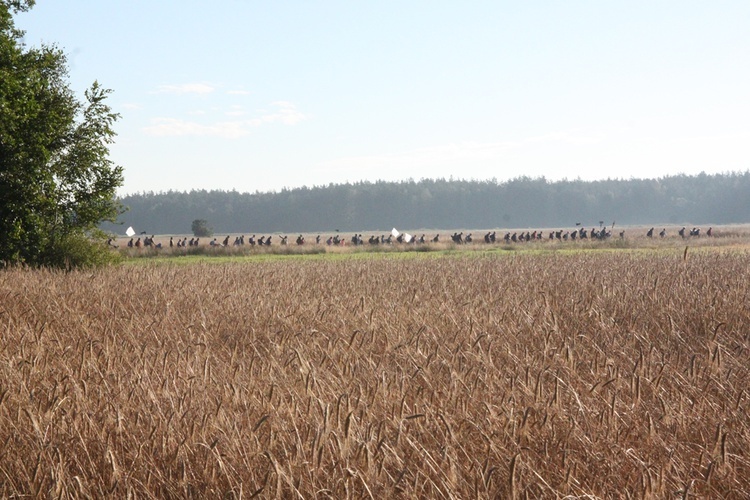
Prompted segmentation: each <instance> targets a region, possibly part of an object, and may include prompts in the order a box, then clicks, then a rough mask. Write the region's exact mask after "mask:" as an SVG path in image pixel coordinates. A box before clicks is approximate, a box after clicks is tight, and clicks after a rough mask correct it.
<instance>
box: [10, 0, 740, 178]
mask: <svg viewBox="0 0 750 500" xmlns="http://www.w3.org/2000/svg"><path fill="white" fill-rule="evenodd" d="M16 23H17V26H18V27H19V28H20V29H24V30H26V31H27V36H26V42H27V44H28V45H31V46H35V45H39V44H40V43H41V42H45V43H56V44H58V45H59V46H60V47H61V48H63V49H64V50H65V51H66V52H67V53H68V54H69V55H70V60H69V62H70V69H71V74H70V79H71V83H72V87H73V88H74V89H75V90H76V91H77V92H80V93H82V92H83V90H84V89H85V88H87V87H88V86H90V84H91V83H92V82H93V81H94V80H99V81H100V83H101V84H102V85H103V86H105V87H108V88H112V89H114V91H115V93H114V95H113V97H112V99H111V102H110V104H111V105H112V106H113V108H114V109H115V110H116V111H118V112H120V113H121V114H122V119H121V121H120V122H119V123H118V124H117V130H118V132H119V137H118V139H117V142H116V144H114V145H113V147H112V149H111V152H112V159H113V160H114V161H115V162H116V163H118V164H120V165H122V166H124V167H125V185H124V187H123V190H122V192H123V193H133V192H139V191H166V190H169V189H175V190H190V189H223V190H231V189H236V190H238V191H242V192H244V191H249V192H253V191H256V190H259V191H267V190H279V189H281V188H282V187H298V186H303V185H307V186H313V185H327V184H328V183H340V182H347V181H350V182H355V181H361V180H370V181H374V180H378V179H383V180H389V181H390V180H401V179H406V178H414V179H420V178H441V177H443V178H450V177H454V178H464V179H469V178H473V179H491V178H497V179H498V180H505V179H511V178H515V177H518V176H520V175H528V176H532V177H537V176H546V177H547V178H548V179H552V180H554V179H561V178H569V179H575V178H581V179H584V180H592V179H603V178H607V177H612V178H631V177H636V178H653V177H658V176H663V175H671V174H677V173H686V174H697V173H698V172H701V171H705V172H707V173H709V174H710V173H716V172H726V171H745V170H747V169H748V168H749V167H750V149H748V148H747V144H748V140H749V139H750V125H748V122H747V116H750V100H749V99H747V89H748V88H750V66H748V65H747V64H746V61H747V60H748V56H750V31H749V30H747V26H748V25H749V24H750V3H748V2H746V1H727V2H685V1H680V2H677V1H664V2H658V3H655V2H645V1H633V2H627V3H609V2H582V1H571V2H564V3H563V2H557V3H552V2H538V3H533V4H530V3H519V2H506V1H503V2H471V3H470V4H467V3H456V2H426V1H422V2H408V3H403V2H393V1H385V2H377V3H371V4H363V3H353V2H343V1H339V2H301V1H294V2H277V3H273V2H251V1H228V0H224V1H221V2H216V3H213V4H206V3H204V2H197V1H194V0H190V1H180V2H177V1H173V0H170V1H166V0H165V1H159V2H144V1H128V2H125V1H123V0H112V1H108V2H101V1H94V0H78V1H76V2H54V1H49V0H41V1H39V2H38V4H37V5H36V6H35V7H34V8H33V9H32V10H31V11H30V12H29V13H25V14H20V15H18V16H17V18H16Z"/></svg>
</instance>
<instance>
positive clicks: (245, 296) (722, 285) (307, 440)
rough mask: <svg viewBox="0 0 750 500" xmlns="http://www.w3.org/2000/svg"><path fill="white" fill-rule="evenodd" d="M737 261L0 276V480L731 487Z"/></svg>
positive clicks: (739, 457)
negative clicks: (0, 335) (0, 339)
mask: <svg viewBox="0 0 750 500" xmlns="http://www.w3.org/2000/svg"><path fill="white" fill-rule="evenodd" d="M749 263H750V257H749V256H748V254H747V253H745V252H724V253H722V252H713V253H700V254H696V255H688V257H687V259H683V254H682V253H681V252H679V253H678V252H675V253H673V254H672V255H661V254H659V255H655V254H650V255H647V254H636V253H605V254H593V253H582V254H578V255H563V254H547V255H481V254H473V255H472V254H466V255H463V256H460V257H454V258H436V259H408V260H404V259H387V258H384V259H362V260H334V261H325V260H314V261H305V260H299V261H294V262H291V263H290V262H262V263H255V264H247V263H245V264H242V263H227V264H220V265H208V264H195V265H189V266H172V265H162V266H125V267H119V268H111V269H105V270H99V271H88V272H85V271H81V272H70V273H62V272H52V271H43V270H24V269H11V270H6V271H3V272H2V273H0V329H1V330H2V332H3V336H2V344H1V345H0V496H3V497H9V496H21V495H41V496H60V495H62V496H71V497H89V496H94V497H101V496H112V495H114V496H119V497H122V496H126V495H128V494H136V495H138V496H143V497H159V498H162V497H184V496H212V497H213V496H227V495H228V496H235V497H240V496H243V497H250V496H252V495H255V494H257V495H259V496H261V497H284V498H291V497H295V496H297V497H305V498H312V497H318V498H325V497H356V498H362V497H365V498H366V497H372V498H384V497H388V496H393V495H396V496H407V497H424V498H449V497H457V498H468V497H491V498H494V497H503V498H513V497H524V496H527V497H531V498H538V497H554V496H558V497H562V496H582V495H596V496H599V497H623V496H632V497H644V498H664V497H668V496H672V495H677V496H678V497H682V498H688V497H692V496H693V495H697V496H710V497H727V498H747V497H748V496H750V462H749V460H750V456H748V455H749V454H750V419H748V417H747V413H748V401H749V397H750V394H748V390H747V387H748V382H747V381H748V378H749V376H750V374H749V373H748V369H749V368H750V351H749V350H748V347H749V345H748V338H749V337H748V336H749V335H750V311H749V310H748V308H747V304H748V303H750V297H749V296H748V283H750V266H748V264H749Z"/></svg>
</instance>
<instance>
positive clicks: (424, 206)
mask: <svg viewBox="0 0 750 500" xmlns="http://www.w3.org/2000/svg"><path fill="white" fill-rule="evenodd" d="M119 201H120V202H121V203H122V205H124V206H125V207H127V211H126V212H125V213H123V214H122V215H121V216H120V217H119V221H118V223H117V224H111V223H108V224H104V225H102V229H105V230H107V231H111V232H114V233H122V232H123V231H124V229H123V228H127V227H128V226H133V227H134V228H135V229H136V230H137V231H139V232H140V231H146V232H148V233H154V234H179V233H189V232H191V226H192V224H193V222H194V221H195V220H202V221H206V222H207V223H208V224H209V225H210V227H211V228H212V229H213V230H214V231H215V232H216V233H250V232H254V233H270V232H289V233H295V232H333V231H336V230H339V231H348V232H352V231H383V230H390V229H391V228H392V227H394V226H395V227H399V228H410V229H418V228H425V229H428V228H429V229H451V228H525V227H569V226H574V225H575V224H576V223H577V222H580V223H582V224H584V225H592V224H598V223H599V221H604V222H605V223H606V224H611V223H612V222H615V221H616V222H617V223H618V224H621V225H632V224H729V223H743V222H750V171H746V172H734V173H724V174H712V175H709V174H705V173H701V174H698V175H694V176H689V175H673V176H667V177H662V178H658V179H627V180H626V179H608V180H600V181H582V180H561V181H549V180H547V179H545V178H543V177H542V178H530V177H519V178H516V179H512V180H509V181H504V182H498V181H495V180H490V181H477V180H452V179H450V180H446V179H422V180H419V181H414V180H408V181H401V182H386V181H378V182H356V183H346V184H329V185H327V186H315V187H301V188H295V189H282V190H281V191H278V192H256V193H240V192H238V191H221V190H213V191H207V190H193V191H190V192H180V191H168V192H160V193H154V192H146V193H136V194H130V195H127V196H124V197H122V198H121V199H120V200H119Z"/></svg>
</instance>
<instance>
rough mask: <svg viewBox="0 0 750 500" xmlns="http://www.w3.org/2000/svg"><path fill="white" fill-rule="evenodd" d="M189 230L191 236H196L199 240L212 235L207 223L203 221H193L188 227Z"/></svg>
mask: <svg viewBox="0 0 750 500" xmlns="http://www.w3.org/2000/svg"><path fill="white" fill-rule="evenodd" d="M190 228H191V230H192V231H193V236H198V237H199V238H204V237H208V236H211V235H212V234H214V233H213V231H211V228H210V227H209V225H208V221H207V220H205V219H195V220H194V221H193V223H192V224H191V225H190Z"/></svg>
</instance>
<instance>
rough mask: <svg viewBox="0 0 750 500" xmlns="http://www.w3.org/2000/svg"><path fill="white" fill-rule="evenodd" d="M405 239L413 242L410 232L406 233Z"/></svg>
mask: <svg viewBox="0 0 750 500" xmlns="http://www.w3.org/2000/svg"><path fill="white" fill-rule="evenodd" d="M404 241H405V242H407V243H411V235H410V234H409V233H404Z"/></svg>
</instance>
